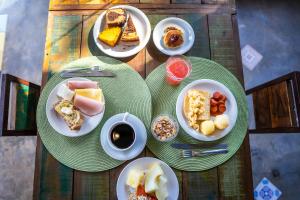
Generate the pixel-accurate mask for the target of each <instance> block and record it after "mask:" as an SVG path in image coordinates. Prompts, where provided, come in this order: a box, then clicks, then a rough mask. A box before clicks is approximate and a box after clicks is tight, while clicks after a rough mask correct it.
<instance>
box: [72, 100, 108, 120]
mask: <svg viewBox="0 0 300 200" xmlns="http://www.w3.org/2000/svg"><path fill="white" fill-rule="evenodd" d="M74 105H75V106H76V107H77V108H78V109H79V110H80V111H81V112H82V113H84V114H86V115H89V116H93V115H97V114H99V113H101V112H102V111H103V108H104V103H102V102H99V101H96V100H94V99H90V98H87V97H84V96H80V95H75V97H74Z"/></svg>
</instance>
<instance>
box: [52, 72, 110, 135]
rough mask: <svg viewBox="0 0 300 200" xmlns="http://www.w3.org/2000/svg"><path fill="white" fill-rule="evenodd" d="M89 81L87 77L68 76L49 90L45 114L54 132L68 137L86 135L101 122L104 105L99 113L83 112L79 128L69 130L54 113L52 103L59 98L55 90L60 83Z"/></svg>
mask: <svg viewBox="0 0 300 200" xmlns="http://www.w3.org/2000/svg"><path fill="white" fill-rule="evenodd" d="M70 80H73V81H89V79H86V78H79V77H76V78H70V79H66V80H64V81H62V82H60V83H59V84H58V85H56V86H55V87H54V89H53V90H52V91H51V93H50V95H49V97H48V100H47V103H46V115H47V119H48V122H49V123H50V125H51V126H52V128H54V130H55V131H56V132H58V133H59V134H61V135H64V136H68V137H79V136H83V135H86V134H88V133H90V132H91V131H92V130H94V129H95V128H96V127H97V126H98V124H99V123H100V122H101V120H102V118H103V115H104V112H105V106H104V109H103V111H102V112H101V113H99V114H98V115H95V116H92V117H91V116H88V115H85V114H83V116H84V122H83V124H82V126H81V128H80V130H70V129H69V127H68V126H67V124H66V122H65V121H64V120H63V119H62V118H61V117H60V116H58V115H57V114H56V112H55V111H54V108H53V105H54V104H55V103H56V102H58V101H59V98H58V97H57V95H56V94H57V90H58V88H59V87H60V86H61V85H62V84H66V83H67V82H68V81H70Z"/></svg>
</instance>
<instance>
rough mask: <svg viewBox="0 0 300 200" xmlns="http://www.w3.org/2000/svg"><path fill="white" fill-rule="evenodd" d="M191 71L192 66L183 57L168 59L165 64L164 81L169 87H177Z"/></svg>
mask: <svg viewBox="0 0 300 200" xmlns="http://www.w3.org/2000/svg"><path fill="white" fill-rule="evenodd" d="M191 70H192V65H191V63H190V62H189V61H188V59H187V58H185V57H184V56H174V57H170V58H169V59H168V60H167V62H166V81H167V83H169V84H170V85H179V84H180V83H181V81H183V80H184V79H185V78H186V77H188V76H189V75H190V72H191Z"/></svg>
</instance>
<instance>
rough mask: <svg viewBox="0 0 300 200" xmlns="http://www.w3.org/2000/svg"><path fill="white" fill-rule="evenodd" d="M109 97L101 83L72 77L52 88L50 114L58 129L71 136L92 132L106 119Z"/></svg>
mask: <svg viewBox="0 0 300 200" xmlns="http://www.w3.org/2000/svg"><path fill="white" fill-rule="evenodd" d="M104 111H105V99H104V96H103V93H102V90H101V88H100V87H99V83H98V82H96V81H91V80H89V79H86V78H70V79H66V80H64V81H62V82H60V83H59V84H58V85H56V86H55V87H54V89H53V90H52V91H51V93H50V95H49V97H48V100H47V104H46V115H47V118H48V121H49V123H50V125H51V126H52V127H53V128H54V130H55V131H56V132H58V133H60V134H62V135H65V136H68V137H78V136H82V135H86V134H88V133H89V132H91V131H92V130H93V129H94V128H96V126H97V125H98V124H99V123H100V121H101V120H102V117H103V115H104Z"/></svg>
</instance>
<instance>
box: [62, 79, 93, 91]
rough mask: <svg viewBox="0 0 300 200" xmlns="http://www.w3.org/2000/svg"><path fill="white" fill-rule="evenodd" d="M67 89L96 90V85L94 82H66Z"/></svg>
mask: <svg viewBox="0 0 300 200" xmlns="http://www.w3.org/2000/svg"><path fill="white" fill-rule="evenodd" d="M68 87H69V88H70V90H75V89H88V88H94V89H97V88H98V83H97V82H96V81H68Z"/></svg>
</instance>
